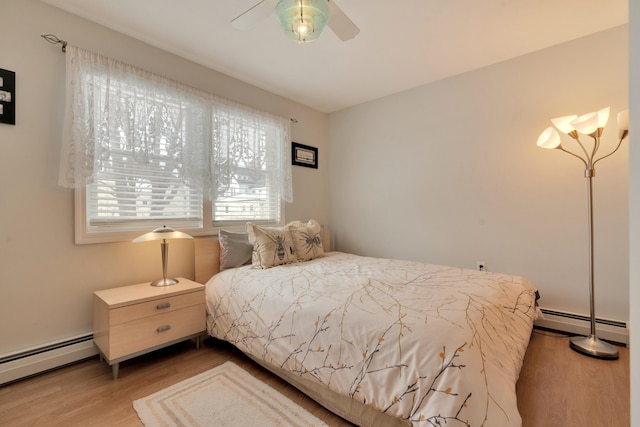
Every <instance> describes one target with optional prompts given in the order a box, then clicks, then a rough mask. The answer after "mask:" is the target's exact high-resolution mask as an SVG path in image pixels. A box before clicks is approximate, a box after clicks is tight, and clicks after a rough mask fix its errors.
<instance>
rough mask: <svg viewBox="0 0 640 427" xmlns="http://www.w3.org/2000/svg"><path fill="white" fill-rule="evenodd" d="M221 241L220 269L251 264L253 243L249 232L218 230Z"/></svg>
mask: <svg viewBox="0 0 640 427" xmlns="http://www.w3.org/2000/svg"><path fill="white" fill-rule="evenodd" d="M218 240H219V241H220V270H221V271H222V270H226V269H228V268H236V267H240V266H243V265H246V264H251V253H252V252H253V245H252V244H251V243H250V242H249V234H248V233H243V232H235V231H228V230H220V231H219V232H218Z"/></svg>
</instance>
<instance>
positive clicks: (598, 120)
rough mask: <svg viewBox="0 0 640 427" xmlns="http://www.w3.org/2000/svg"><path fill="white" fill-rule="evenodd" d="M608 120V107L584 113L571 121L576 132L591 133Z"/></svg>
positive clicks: (602, 126)
mask: <svg viewBox="0 0 640 427" xmlns="http://www.w3.org/2000/svg"><path fill="white" fill-rule="evenodd" d="M608 120H609V107H606V108H603V109H602V110H598V111H596V112H594V113H588V114H584V115H582V116H580V117H578V118H577V119H574V120H572V121H571V123H570V124H571V126H573V127H574V128H575V129H576V130H577V131H578V132H580V133H582V134H585V135H591V134H593V133H594V132H595V131H597V130H598V129H602V128H604V127H605V125H606V124H607V121H608Z"/></svg>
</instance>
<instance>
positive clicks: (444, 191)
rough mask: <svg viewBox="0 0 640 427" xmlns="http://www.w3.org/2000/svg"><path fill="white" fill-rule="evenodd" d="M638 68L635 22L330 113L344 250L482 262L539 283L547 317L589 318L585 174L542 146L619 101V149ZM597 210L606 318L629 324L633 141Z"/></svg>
mask: <svg viewBox="0 0 640 427" xmlns="http://www.w3.org/2000/svg"><path fill="white" fill-rule="evenodd" d="M398 66H402V64H398ZM627 66H628V54H627V27H626V26H623V27H618V28H615V29H612V30H609V31H605V32H602V33H598V34H595V35H592V36H590V37H585V38H582V39H579V40H575V41H572V42H569V43H565V44H562V45H558V46H555V47H552V48H549V49H545V50H542V51H539V52H535V53H532V54H529V55H526V56H522V57H519V58H516V59H513V60H509V61H506V62H503V63H500V64H497V65H493V66H489V67H486V68H482V69H479V70H476V71H473V72H469V73H466V74H462V75H459V76H456V77H453V78H449V79H446V80H443V81H439V82H436V83H433V84H429V85H426V86H423V87H420V88H417V89H414V90H410V91H407V92H403V93H399V94H395V95H392V96H389V97H386V98H383V99H379V100H376V101H373V102H369V103H366V104H362V105H359V106H356V107H353V108H349V109H346V110H343V111H340V112H337V113H333V114H331V115H330V116H329V125H330V130H329V141H330V145H329V152H330V158H329V164H330V173H329V181H330V194H331V204H330V223H331V227H332V229H333V231H334V232H335V239H334V243H335V245H336V248H337V249H338V250H343V251H348V252H356V253H360V254H366V255H375V256H388V257H399V258H408V259H415V260H426V261H429V262H433V263H437V264H446V265H453V266H459V267H464V268H475V266H476V261H484V262H486V263H487V266H488V269H489V270H491V271H498V272H504V273H512V274H518V275H523V276H525V277H527V278H529V279H530V280H531V281H532V282H533V283H534V284H535V285H536V286H537V287H538V288H539V289H540V291H541V294H542V300H541V305H542V306H543V307H547V308H553V309H558V310H564V311H568V312H574V313H581V314H586V315H588V313H589V296H588V252H587V250H588V249H587V248H588V243H587V209H586V208H587V193H586V180H585V178H584V172H583V171H584V166H583V165H582V163H581V162H580V161H578V160H577V159H575V158H573V157H571V156H569V155H566V154H564V153H562V152H560V151H549V150H543V149H540V148H537V147H536V140H537V138H538V135H539V134H540V133H541V132H542V131H543V130H544V129H545V128H546V127H547V126H549V125H550V122H549V119H550V118H552V117H558V116H563V115H568V114H572V113H575V114H584V113H588V112H590V111H594V110H597V109H600V108H602V107H605V106H607V105H610V106H611V108H612V111H613V116H614V118H613V119H612V120H610V121H609V125H608V126H607V128H606V129H605V133H604V139H603V145H605V147H604V149H606V148H607V146H609V145H614V144H615V142H617V140H616V138H617V128H616V124H615V114H616V113H617V112H618V111H620V110H622V109H626V108H627V103H628V84H627V79H628V70H627ZM567 142H568V141H567ZM603 152H604V151H603ZM594 203H595V214H594V217H595V239H596V266H595V271H596V312H597V314H598V315H599V316H602V317H608V318H612V319H617V320H623V321H627V320H628V319H629V309H628V298H629V249H628V246H629V223H628V217H629V216H628V212H629V210H628V203H629V199H628V143H625V144H624V146H623V147H622V148H621V150H620V151H619V152H618V153H616V155H615V156H613V157H611V158H609V159H606V160H603V161H602V162H601V163H599V164H598V167H597V177H596V178H595V180H594Z"/></svg>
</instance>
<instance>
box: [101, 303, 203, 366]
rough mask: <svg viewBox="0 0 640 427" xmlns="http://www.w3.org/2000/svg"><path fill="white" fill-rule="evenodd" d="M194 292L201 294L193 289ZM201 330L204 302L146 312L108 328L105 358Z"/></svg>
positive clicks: (115, 356)
mask: <svg viewBox="0 0 640 427" xmlns="http://www.w3.org/2000/svg"><path fill="white" fill-rule="evenodd" d="M196 294H197V295H200V297H201V298H202V295H201V294H200V293H198V292H196ZM204 330H205V306H204V304H199V305H193V306H191V307H187V308H183V309H178V310H173V311H171V312H166V313H163V314H158V315H155V316H147V317H144V318H140V319H137V320H132V321H130V322H127V323H121V324H118V325H114V326H112V327H111V328H110V329H109V342H110V343H111V345H110V348H109V350H108V352H107V353H108V354H105V356H106V357H107V358H108V359H109V360H114V359H118V358H120V357H123V356H126V355H129V354H132V353H136V352H139V351H142V350H145V349H148V348H152V347H155V346H158V345H161V344H164V343H166V342H170V341H174V340H176V339H179V338H181V337H185V336H189V335H193V334H197V333H198V332H202V331H204Z"/></svg>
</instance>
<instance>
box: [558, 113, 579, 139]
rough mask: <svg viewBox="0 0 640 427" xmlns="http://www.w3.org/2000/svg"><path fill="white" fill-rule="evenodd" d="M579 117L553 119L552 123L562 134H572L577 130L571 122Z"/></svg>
mask: <svg viewBox="0 0 640 427" xmlns="http://www.w3.org/2000/svg"><path fill="white" fill-rule="evenodd" d="M577 117H578V116H576V115H575V114H574V115H573V116H564V117H556V118H555V119H551V123H553V125H554V126H555V127H557V128H558V130H559V131H560V132H562V133H566V134H570V133H571V132H573V131H574V130H575V129H574V128H573V126H571V122H572V121H573V120H575V119H576V118H577Z"/></svg>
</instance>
